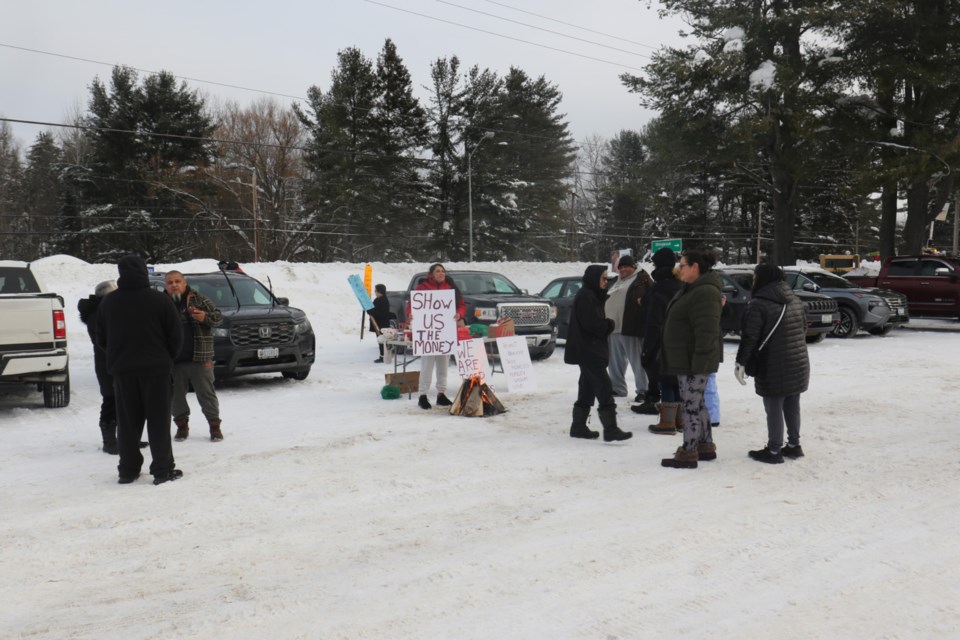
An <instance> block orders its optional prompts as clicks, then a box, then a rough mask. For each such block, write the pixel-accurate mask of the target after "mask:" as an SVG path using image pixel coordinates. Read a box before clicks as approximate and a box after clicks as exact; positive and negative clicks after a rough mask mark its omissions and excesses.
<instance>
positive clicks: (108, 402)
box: [100, 389, 117, 426]
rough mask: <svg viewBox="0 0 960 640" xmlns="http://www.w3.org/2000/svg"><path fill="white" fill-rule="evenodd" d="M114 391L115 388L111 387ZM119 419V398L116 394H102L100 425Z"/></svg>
mask: <svg viewBox="0 0 960 640" xmlns="http://www.w3.org/2000/svg"><path fill="white" fill-rule="evenodd" d="M111 391H113V389H111ZM116 421H117V400H116V398H115V397H114V396H112V395H109V396H102V397H101V399H100V425H101V426H103V425H106V424H110V423H111V422H116Z"/></svg>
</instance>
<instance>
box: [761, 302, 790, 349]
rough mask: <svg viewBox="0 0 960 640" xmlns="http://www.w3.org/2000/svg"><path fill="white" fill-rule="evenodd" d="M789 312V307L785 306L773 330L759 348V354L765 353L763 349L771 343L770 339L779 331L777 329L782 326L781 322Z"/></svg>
mask: <svg viewBox="0 0 960 640" xmlns="http://www.w3.org/2000/svg"><path fill="white" fill-rule="evenodd" d="M786 312H787V305H783V308H782V309H780V317H779V318H777V323H776V324H775V325H773V329H770V333H768V334H767V337H766V338H764V339H763V342H761V343H760V346H759V347H758V348H757V353H759V352H760V351H763V348H764V347H765V346H767V342H769V341H770V337H771V336H772V335H773V332H774V331H776V330H777V327H779V326H780V321H781V320H783V314H784V313H786Z"/></svg>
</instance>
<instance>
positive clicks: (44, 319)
mask: <svg viewBox="0 0 960 640" xmlns="http://www.w3.org/2000/svg"><path fill="white" fill-rule="evenodd" d="M0 308H2V309H3V319H2V322H3V331H0V349H4V350H6V349H11V348H13V349H31V348H32V349H38V348H47V349H49V348H52V347H53V342H54V338H53V305H52V300H51V299H50V298H49V297H42V298H39V297H38V298H35V297H27V296H9V297H7V296H0Z"/></svg>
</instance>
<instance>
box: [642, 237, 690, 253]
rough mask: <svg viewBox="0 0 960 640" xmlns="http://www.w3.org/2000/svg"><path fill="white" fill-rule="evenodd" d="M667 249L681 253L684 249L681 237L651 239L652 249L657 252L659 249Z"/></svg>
mask: <svg viewBox="0 0 960 640" xmlns="http://www.w3.org/2000/svg"><path fill="white" fill-rule="evenodd" d="M664 247H666V248H667V249H670V250H672V251H673V252H674V253H680V252H681V251H683V240H681V239H680V238H671V239H669V240H651V241H650V251H652V252H653V253H656V252H657V250H658V249H663V248H664Z"/></svg>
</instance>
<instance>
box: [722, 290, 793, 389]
mask: <svg viewBox="0 0 960 640" xmlns="http://www.w3.org/2000/svg"><path fill="white" fill-rule="evenodd" d="M784 305H786V311H785V312H784V314H783V320H781V321H780V325H779V326H778V327H777V328H776V330H774V331H773V335H772V336H770V340H769V341H768V342H767V344H766V346H765V347H764V348H763V351H760V352H759V354H758V355H757V371H756V376H755V377H754V388H755V389H756V391H757V395H760V396H764V397H783V396H792V395H796V394H798V393H803V392H804V391H806V390H807V387H808V386H809V384H810V359H809V358H808V357H807V341H806V333H807V317H806V312H805V310H804V307H803V302H801V301H800V299H799V298H797V296H795V295H794V294H793V291H791V290H790V287H789V286H787V283H785V282H771V283H769V284H767V285H765V286H763V287H761V288H760V290H759V291H757V292H756V293H754V294H753V298H752V299H751V300H750V304H748V305H747V310H746V312H744V315H743V324H742V325H741V327H740V348H739V349H738V350H737V364H742V365H746V364H747V362H748V361H749V360H750V358H751V357H752V356H753V355H754V354H756V353H757V349H758V348H759V347H760V343H762V342H763V340H764V338H766V337H767V335H768V334H769V333H770V331H771V330H772V329H773V327H774V325H775V324H776V323H777V318H779V317H780V311H781V310H782V309H783V307H784Z"/></svg>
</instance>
